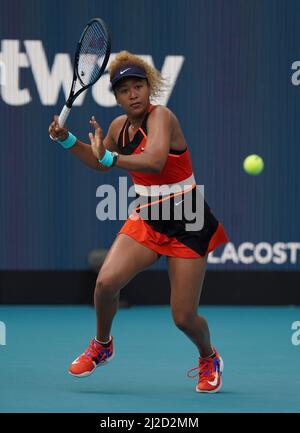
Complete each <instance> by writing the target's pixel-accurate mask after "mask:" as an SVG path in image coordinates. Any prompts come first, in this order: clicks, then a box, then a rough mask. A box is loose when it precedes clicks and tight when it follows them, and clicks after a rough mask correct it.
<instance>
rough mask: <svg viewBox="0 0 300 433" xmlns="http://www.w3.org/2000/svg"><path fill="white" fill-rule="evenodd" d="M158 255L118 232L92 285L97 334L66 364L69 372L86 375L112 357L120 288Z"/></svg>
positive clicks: (75, 374)
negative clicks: (93, 285) (112, 331)
mask: <svg viewBox="0 0 300 433" xmlns="http://www.w3.org/2000/svg"><path fill="white" fill-rule="evenodd" d="M158 258H159V255H158V254H157V253H155V252H154V251H152V250H150V249H148V248H146V247H144V246H143V245H141V244H139V243H138V242H137V241H135V240H134V239H132V238H131V237H129V236H127V235H125V234H120V235H118V236H117V238H116V239H115V241H114V243H113V245H112V247H111V248H110V250H109V252H108V254H107V256H106V258H105V261H104V263H103V265H102V267H101V269H100V272H99V275H98V278H97V282H96V287H95V294H94V300H95V308H96V314H97V337H96V338H93V339H92V340H91V342H90V345H89V347H88V348H87V349H86V350H85V352H84V353H82V354H81V355H80V356H79V357H78V358H76V359H75V361H73V362H72V364H71V366H70V368H69V373H70V374H71V375H73V376H76V377H86V376H89V375H90V374H91V373H93V371H94V370H95V369H96V368H97V367H99V366H101V365H105V364H107V363H108V362H110V361H111V360H112V359H113V357H114V354H115V351H114V347H113V338H112V337H111V336H110V330H111V325H112V321H113V318H114V316H115V314H116V311H117V308H118V302H119V293H120V290H121V289H122V287H124V286H125V285H126V284H127V282H128V281H130V280H131V279H132V278H133V277H134V276H135V275H136V274H137V273H139V272H141V271H142V270H144V269H146V268H147V267H149V266H150V265H152V263H154V262H155V261H156V260H157V259H158Z"/></svg>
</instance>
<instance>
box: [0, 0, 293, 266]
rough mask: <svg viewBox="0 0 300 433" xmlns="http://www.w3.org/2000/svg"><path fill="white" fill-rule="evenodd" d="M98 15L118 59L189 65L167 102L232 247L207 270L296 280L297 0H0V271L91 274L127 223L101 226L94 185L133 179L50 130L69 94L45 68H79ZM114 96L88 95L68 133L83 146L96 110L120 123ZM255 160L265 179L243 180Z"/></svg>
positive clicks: (76, 110)
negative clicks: (95, 253) (72, 149)
mask: <svg viewBox="0 0 300 433" xmlns="http://www.w3.org/2000/svg"><path fill="white" fill-rule="evenodd" d="M82 4H84V6H82ZM94 16H100V17H102V18H103V19H105V20H106V21H107V22H108V23H109V26H110V29H111V33H112V52H113V53H116V52H118V51H120V50H122V49H127V50H129V51H132V52H134V53H137V54H141V55H148V56H152V58H153V61H154V64H155V66H156V67H157V68H158V69H161V68H162V67H163V65H164V63H165V61H166V58H167V56H182V57H184V62H183V64H182V67H181V69H180V71H179V74H178V77H177V80H176V83H175V85H174V88H173V89H172V92H171V95H170V98H169V99H168V102H167V104H168V106H169V108H170V109H172V110H174V112H175V113H176V115H177V116H178V118H179V119H180V121H181V123H182V127H183V130H184V133H185V135H186V138H187V141H188V143H189V146H190V149H191V153H192V157H193V165H194V172H195V175H196V178H197V182H198V184H204V185H205V193H206V199H207V201H208V202H209V204H210V205H211V207H212V208H213V210H214V212H215V214H216V215H217V216H218V217H219V219H220V220H221V221H222V222H223V224H224V227H225V229H226V230H227V232H228V235H229V236H230V239H231V242H232V245H229V249H227V250H226V251H224V249H223V248H220V249H219V250H218V251H216V252H215V254H214V256H213V258H211V259H210V260H211V264H210V265H209V266H210V267H211V268H214V269H224V268H225V269H243V268H244V269H262V268H263V269H276V270H282V269H292V270H296V269H297V270H299V268H300V266H299V255H300V254H299V251H298V250H299V248H300V243H299V242H300V236H299V234H300V233H299V228H298V214H299V174H298V162H299V157H300V151H299V133H300V122H299V107H300V93H299V92H300V89H299V87H298V84H299V83H298V80H297V78H298V75H297V64H296V63H294V62H297V61H298V59H299V60H300V26H299V22H300V2H299V1H297V0H295V1H294V0H289V1H286V0H152V1H151V2H150V1H146V0H139V1H137V0H126V1H125V0H113V1H112V0H110V1H100V0H98V1H96V0H94V1H93V0H87V1H86V2H84V3H82V2H79V1H76V0H70V1H69V0H60V1H58V0H51V1H48V0H43V1H42V0H41V1H38V0H26V1H25V0H24V1H19V0H9V1H8V0H1V15H0V41H1V47H0V53H1V54H0V65H1V62H2V67H1V69H2V70H3V69H4V68H3V63H7V65H6V85H5V86H2V87H0V92H1V93H0V112H1V157H0V197H1V202H0V205H1V207H0V268H1V269H85V268H86V267H87V254H88V252H89V251H90V250H91V249H94V248H99V247H105V248H108V247H109V245H110V244H111V242H112V240H113V238H114V236H115V234H116V232H117V231H118V229H119V227H120V226H121V224H122V223H123V222H122V221H121V222H119V221H110V222H109V221H107V222H100V221H98V220H97V219H96V213H95V211H96V206H97V203H98V202H99V199H98V198H97V197H96V188H97V187H98V186H99V185H100V184H101V183H110V184H113V185H118V176H120V175H122V176H124V175H125V172H122V171H121V170H114V171H111V172H110V173H108V174H105V175H102V174H100V175H99V174H97V173H96V172H93V171H91V170H89V169H87V168H86V167H84V166H83V165H81V164H80V163H79V162H78V161H77V160H75V159H74V158H73V157H72V156H71V155H69V154H68V153H67V152H64V151H63V150H62V149H60V148H59V146H57V145H56V144H55V143H53V142H52V141H51V140H49V139H48V134H47V129H48V124H49V123H50V121H51V118H52V116H53V114H54V113H59V111H60V109H61V107H62V105H63V103H64V100H65V94H64V91H63V89H61V90H60V92H59V97H58V98H56V97H54V99H53V94H54V95H55V92H56V91H54V90H53V86H54V85H53V83H54V81H53V82H52V81H51V83H50V84H49V80H47V75H45V73H44V71H43V67H44V66H45V64H46V65H48V68H49V73H50V72H51V68H52V67H54V61H55V59H56V60H57V61H58V59H59V55H62V56H66V55H68V56H69V58H70V60H71V59H72V57H73V52H74V48H75V43H76V40H77V39H78V37H79V35H80V32H81V30H82V28H83V26H84V25H85V24H86V22H87V21H88V20H89V19H90V18H91V17H94ZM18 50H19V52H20V53H23V55H21V56H20V55H18V54H17V51H18ZM8 51H9V55H7V53H8ZM43 53H44V54H43ZM43 55H44V56H45V57H44V58H43ZM34 56H36V57H34ZM64 58H65V57H64ZM174 58H175V57H174ZM174 58H173V59H174ZM178 58H179V57H177V59H178ZM37 59H38V60H37ZM169 59H172V58H169ZM16 64H20V65H22V67H20V68H19V69H18V68H17V67H16ZM43 65H44V66H43ZM66 67H67V65H66ZM292 68H294V69H292ZM53 70H54V69H53ZM58 70H59V71H61V68H60V69H59V68H58ZM16 74H19V75H16ZM293 74H295V75H294V76H293ZM37 76H38V77H39V78H38V79H36V77H37ZM52 78H53V76H52ZM105 79H106V78H104V79H103V80H102V83H103V85H104V86H105ZM22 89H23V90H22ZM26 89H27V90H26ZM20 90H22V92H23V93H22V94H19V96H18V92H20ZM24 91H25V93H24ZM104 93H105V92H104ZM97 94H98V96H99V94H101V88H99V89H98V93H97ZM106 94H107V91H106ZM100 96H101V95H100ZM22 97H24V100H23V102H22V99H18V98H22ZM14 98H15V99H14ZM26 98H27V99H28V98H29V99H30V100H26ZM51 98H52V99H51ZM105 98H106V97H105V96H103V102H102V103H99V100H98V102H96V100H95V97H94V96H93V94H92V92H89V93H88V94H87V95H86V97H85V100H84V103H83V104H82V105H81V106H77V107H75V108H74V109H73V110H72V114H71V117H70V119H69V122H68V125H69V128H70V130H71V131H73V133H75V134H76V135H77V136H79V137H80V138H81V139H84V140H87V133H88V131H89V126H88V120H89V118H90V116H91V115H92V114H95V115H96V116H97V118H98V119H99V121H100V122H101V125H102V126H103V128H104V129H106V128H107V126H108V124H109V122H110V120H111V119H112V118H113V117H114V116H116V115H118V114H120V112H119V109H118V107H117V106H113V107H107V106H104V105H107V99H105ZM96 99H97V98H96ZM105 101H106V102H105ZM100 102H101V97H100ZM251 153H257V154H260V155H261V156H262V157H263V158H264V161H265V170H264V172H263V173H262V174H261V175H260V176H258V177H251V176H249V175H247V174H245V173H244V172H243V170H242V161H243V159H244V158H245V156H247V155H248V154H251ZM245 242H250V243H251V245H247V244H246V245H245V244H244V243H245ZM262 243H263V244H262ZM278 243H281V244H278ZM274 245H275V247H274ZM241 246H242V247H241ZM243 246H244V247H247V248H246V250H245V251H244V254H243V253H242V249H241V248H243ZM227 248H228V247H227ZM239 248H240V249H239ZM279 249H280V251H279ZM246 262H248V263H246ZM163 266H164V261H163V260H162V261H161V262H160V263H159V264H158V265H156V267H157V268H160V267H163Z"/></svg>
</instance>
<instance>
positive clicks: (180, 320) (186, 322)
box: [173, 311, 196, 331]
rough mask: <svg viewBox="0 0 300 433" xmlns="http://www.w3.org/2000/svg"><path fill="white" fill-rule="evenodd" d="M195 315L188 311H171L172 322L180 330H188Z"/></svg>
mask: <svg viewBox="0 0 300 433" xmlns="http://www.w3.org/2000/svg"><path fill="white" fill-rule="evenodd" d="M195 317H196V315H195V313H194V312H190V311H175V312H173V320H174V323H175V325H176V326H177V328H179V329H180V330H181V331H187V330H189V329H190V328H191V326H192V325H193V323H194V320H195Z"/></svg>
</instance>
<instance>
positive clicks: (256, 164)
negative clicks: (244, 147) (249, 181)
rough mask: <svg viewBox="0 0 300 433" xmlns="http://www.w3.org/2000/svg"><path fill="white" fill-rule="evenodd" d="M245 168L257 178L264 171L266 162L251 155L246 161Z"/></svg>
mask: <svg viewBox="0 0 300 433" xmlns="http://www.w3.org/2000/svg"><path fill="white" fill-rule="evenodd" d="M243 167H244V170H245V172H246V173H248V174H251V175H252V176H257V175H258V174H260V173H261V172H262V171H263V169H264V161H263V159H262V158H261V157H260V156H258V155H249V156H247V158H245V159H244V163H243Z"/></svg>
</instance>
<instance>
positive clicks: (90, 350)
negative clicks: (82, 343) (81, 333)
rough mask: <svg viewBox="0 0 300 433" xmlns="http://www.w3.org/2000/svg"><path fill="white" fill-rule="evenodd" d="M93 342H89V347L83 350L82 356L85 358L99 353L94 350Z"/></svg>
mask: <svg viewBox="0 0 300 433" xmlns="http://www.w3.org/2000/svg"><path fill="white" fill-rule="evenodd" d="M95 346H96V345H95V340H94V339H93V340H91V342H90V345H89V347H88V348H87V349H86V350H85V352H84V354H83V355H84V356H86V357H87V358H89V357H90V356H91V357H95V356H97V355H98V354H99V351H98V350H97V349H96V348H95Z"/></svg>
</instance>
